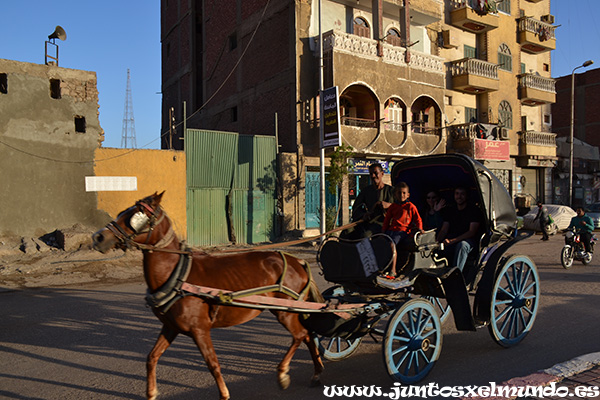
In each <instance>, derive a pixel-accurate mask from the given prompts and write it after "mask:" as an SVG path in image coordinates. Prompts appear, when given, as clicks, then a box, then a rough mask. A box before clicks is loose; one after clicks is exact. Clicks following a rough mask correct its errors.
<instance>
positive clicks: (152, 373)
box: [146, 325, 178, 400]
mask: <svg viewBox="0 0 600 400" xmlns="http://www.w3.org/2000/svg"><path fill="white" fill-rule="evenodd" d="M177 333H178V332H177V331H175V330H174V329H171V328H168V327H167V326H166V325H163V327H162V329H161V331H160V335H158V339H156V343H155V344H154V347H153V348H152V351H150V353H149V354H148V358H147V359H146V375H147V378H146V385H147V386H146V397H147V398H148V400H154V399H156V396H157V395H158V390H156V364H157V363H158V359H159V358H160V356H161V355H162V354H163V353H164V352H165V350H167V348H168V347H169V346H170V345H171V343H173V340H175V338H176V337H177Z"/></svg>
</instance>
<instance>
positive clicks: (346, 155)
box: [327, 144, 354, 194]
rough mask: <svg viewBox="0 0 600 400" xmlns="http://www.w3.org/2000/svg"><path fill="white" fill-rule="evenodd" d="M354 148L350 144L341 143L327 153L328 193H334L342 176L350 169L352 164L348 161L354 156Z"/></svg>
mask: <svg viewBox="0 0 600 400" xmlns="http://www.w3.org/2000/svg"><path fill="white" fill-rule="evenodd" d="M353 150H354V149H353V148H352V146H349V145H346V144H343V145H341V146H338V147H336V148H335V150H334V151H333V152H332V153H331V154H330V155H329V161H330V165H329V176H328V177H327V179H328V181H329V193H331V194H335V192H336V190H337V188H338V187H340V186H341V185H342V181H343V180H344V176H346V175H348V172H350V170H351V169H352V165H351V164H350V162H349V161H348V160H349V159H350V158H352V157H353V156H354V151H353Z"/></svg>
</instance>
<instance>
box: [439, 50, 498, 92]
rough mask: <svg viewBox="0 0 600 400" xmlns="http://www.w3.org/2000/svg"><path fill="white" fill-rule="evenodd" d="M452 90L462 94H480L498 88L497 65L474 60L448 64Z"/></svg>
mask: <svg viewBox="0 0 600 400" xmlns="http://www.w3.org/2000/svg"><path fill="white" fill-rule="evenodd" d="M450 74H451V76H452V89H453V90H457V91H460V92H464V93H470V94H480V93H486V92H492V91H496V90H498V89H499V88H500V81H499V80H498V65H497V64H492V63H489V62H487V61H483V60H478V59H476V58H463V59H461V60H457V61H453V62H452V63H450Z"/></svg>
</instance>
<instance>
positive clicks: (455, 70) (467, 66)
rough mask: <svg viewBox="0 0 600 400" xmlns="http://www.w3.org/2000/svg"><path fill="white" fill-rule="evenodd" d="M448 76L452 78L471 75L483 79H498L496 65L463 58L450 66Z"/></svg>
mask: <svg viewBox="0 0 600 400" xmlns="http://www.w3.org/2000/svg"><path fill="white" fill-rule="evenodd" d="M450 74H451V75H452V76H453V77H454V76H458V75H466V74H472V75H477V76H482V77H484V78H490V79H498V64H492V63H490V62H487V61H483V60H479V59H476V58H463V59H461V60H456V61H453V62H452V63H451V64H450Z"/></svg>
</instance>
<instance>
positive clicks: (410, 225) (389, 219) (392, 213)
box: [382, 182, 423, 276]
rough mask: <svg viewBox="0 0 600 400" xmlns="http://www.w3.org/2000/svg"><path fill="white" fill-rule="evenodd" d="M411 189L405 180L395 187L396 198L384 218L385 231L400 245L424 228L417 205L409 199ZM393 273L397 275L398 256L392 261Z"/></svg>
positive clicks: (383, 228)
mask: <svg viewBox="0 0 600 400" xmlns="http://www.w3.org/2000/svg"><path fill="white" fill-rule="evenodd" d="M409 197H410V191H409V188H408V185H407V184H406V183H405V182H400V183H398V185H396V187H394V199H395V200H396V202H395V203H393V204H392V205H391V206H390V207H389V208H388V210H387V212H386V214H385V219H384V220H383V227H382V230H383V232H384V233H385V234H386V235H388V236H389V237H391V238H392V240H393V241H394V243H395V244H396V245H398V244H399V243H400V242H402V241H403V240H404V239H406V238H407V237H409V236H411V235H412V234H414V233H415V232H416V231H421V230H423V221H422V220H421V216H420V215H419V211H418V210H417V207H416V206H415V205H414V204H413V203H411V202H410V201H408V198H409ZM391 274H392V275H393V276H396V258H395V257H394V259H393V261H392V271H391Z"/></svg>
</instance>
